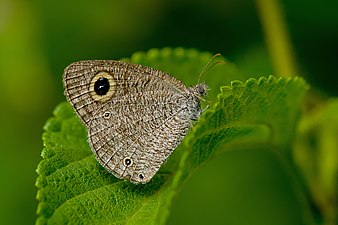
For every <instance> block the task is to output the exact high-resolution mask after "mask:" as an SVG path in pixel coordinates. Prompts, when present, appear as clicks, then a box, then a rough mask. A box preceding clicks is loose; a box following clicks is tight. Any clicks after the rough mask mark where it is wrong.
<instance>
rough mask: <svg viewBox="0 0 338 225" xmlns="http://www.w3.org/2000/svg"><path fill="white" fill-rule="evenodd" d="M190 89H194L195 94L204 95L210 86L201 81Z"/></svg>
mask: <svg viewBox="0 0 338 225" xmlns="http://www.w3.org/2000/svg"><path fill="white" fill-rule="evenodd" d="M190 90H192V92H193V94H194V95H195V96H197V97H204V96H206V95H207V92H208V90H209V88H208V85H206V84H205V83H199V84H197V85H196V86H194V87H192V88H191V89H190Z"/></svg>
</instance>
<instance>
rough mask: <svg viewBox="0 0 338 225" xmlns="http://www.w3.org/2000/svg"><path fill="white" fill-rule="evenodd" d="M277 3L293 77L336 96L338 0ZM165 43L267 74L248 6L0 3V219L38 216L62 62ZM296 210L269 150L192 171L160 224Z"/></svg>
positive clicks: (290, 215)
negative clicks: (46, 129) (48, 124)
mask: <svg viewBox="0 0 338 225" xmlns="http://www.w3.org/2000/svg"><path fill="white" fill-rule="evenodd" d="M280 4H281V6H282V9H283V11H284V15H285V19H286V25H287V27H288V31H289V32H290V37H291V41H292V43H293V47H294V52H295V57H296V59H297V64H298V66H299V68H300V69H301V73H302V74H300V75H303V76H304V77H305V78H306V79H307V81H308V82H310V83H311V85H312V86H314V87H316V88H318V89H320V90H321V91H322V92H323V93H325V94H327V95H337V94H338V82H337V80H338V78H337V77H338V76H337V75H338V67H337V62H338V54H337V53H338V41H337V40H338V13H337V9H338V1H336V0H323V1H321V2H320V3H319V2H318V1H315V0H307V1H305V0H304V1H302V0H300V1H294V0H282V1H280ZM167 46H171V47H178V46H180V47H186V48H197V49H199V50H202V51H210V52H212V53H218V52H220V53H222V55H223V56H224V57H225V58H227V59H228V60H230V61H231V62H233V63H235V64H236V65H237V67H239V68H240V69H241V70H242V71H244V72H246V73H247V74H248V77H250V76H252V77H257V76H259V75H269V74H275V73H274V72H275V71H274V69H273V66H272V65H271V63H270V62H271V60H270V58H269V55H268V51H267V48H266V45H265V43H264V34H263V31H262V26H261V24H260V20H259V16H258V12H257V7H256V5H255V1H251V0H227V1H219V0H208V1H196V0H171V1H169V0H168V1H158V0H143V1H137V0H127V1H108V0H100V1H95V2H89V1H87V2H86V1H80V0H75V1H65V0H59V1H42V0H31V1H24V0H0V96H1V97H0V104H1V110H0V120H1V123H0V126H1V129H0V138H1V151H0V154H1V155H0V174H1V183H0V199H1V200H0V224H32V223H34V221H35V218H36V214H35V211H36V206H37V201H36V199H35V195H36V191H37V190H36V188H35V186H34V183H35V179H36V177H37V174H36V173H35V169H36V166H37V164H38V162H39V160H40V152H41V149H42V147H43V146H42V141H41V134H42V127H43V124H44V123H45V121H46V120H47V118H49V117H50V116H51V114H52V110H53V108H54V107H55V106H56V104H58V103H59V102H61V101H64V100H65V97H64V96H63V88H62V73H63V69H64V68H65V67H66V66H67V65H68V64H69V63H71V62H73V61H77V60H82V59H120V58H122V57H129V56H130V55H131V54H132V53H134V52H135V51H147V50H148V49H150V48H162V47H167ZM275 75H279V74H275ZM192 76H196V74H194V75H192ZM196 80H197V78H196ZM301 213H302V212H301V206H300V205H299V201H298V200H297V197H296V195H295V194H294V190H293V189H292V184H291V181H290V179H289V178H288V174H287V172H286V171H285V169H284V168H283V165H281V164H280V163H279V161H278V160H277V159H276V157H275V156H274V155H272V154H271V153H269V152H263V151H251V152H245V151H242V152H230V153H226V154H223V155H220V156H219V157H218V158H217V159H214V160H213V161H212V162H210V163H209V164H208V165H206V166H205V167H204V168H202V169H200V170H198V171H197V172H196V173H195V174H194V175H193V176H192V177H191V179H190V180H189V181H188V182H187V183H186V185H185V186H184V188H183V189H182V191H181V192H180V194H179V195H178V196H177V198H176V201H175V202H174V206H173V210H172V214H171V216H170V218H169V221H168V222H169V224H188V223H189V224H207V223H208V224H260V225H262V224H288V225H290V224H301V222H300V221H301V216H302V215H301Z"/></svg>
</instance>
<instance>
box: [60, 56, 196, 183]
mask: <svg viewBox="0 0 338 225" xmlns="http://www.w3.org/2000/svg"><path fill="white" fill-rule="evenodd" d="M100 72H106V73H108V74H110V75H111V76H112V79H111V80H113V81H112V82H111V83H110V84H111V85H110V91H111V93H110V94H111V97H110V98H109V99H108V100H104V101H97V100H94V98H93V95H95V93H94V90H93V89H92V87H91V83H92V80H93V79H94V77H95V76H96V75H97V74H98V73H100ZM64 86H65V90H66V91H65V94H66V97H67V99H68V100H69V102H70V103H71V104H72V106H73V107H74V109H75V111H76V113H77V114H78V115H79V117H80V118H81V119H82V121H83V122H84V123H85V124H86V126H87V128H88V130H89V142H90V145H91V147H92V150H93V152H94V154H95V155H96V158H97V159H98V161H99V162H100V163H101V164H102V165H103V166H104V167H105V168H106V169H107V170H108V171H110V172H111V173H113V174H114V175H115V176H117V177H119V178H122V179H127V180H131V181H133V182H136V183H146V182H148V181H149V180H150V179H151V178H152V177H153V176H154V175H155V173H156V172H157V171H158V170H159V168H160V166H161V165H162V164H163V162H164V161H165V160H166V159H167V157H168V156H169V155H170V154H171V153H172V152H173V150H174V149H175V148H176V147H177V146H178V145H179V144H180V143H181V141H182V139H183V137H184V136H185V135H186V133H187V132H188V129H189V128H190V127H191V120H192V116H191V115H192V114H191V112H190V111H191V110H192V109H193V110H195V111H196V110H197V111H198V113H199V111H200V108H199V100H198V99H197V98H195V97H194V96H192V94H191V93H190V92H189V89H188V88H186V87H185V86H184V85H183V84H182V83H181V82H179V81H177V80H176V79H174V78H173V77H171V76H169V75H167V74H165V73H163V72H161V71H158V70H155V69H152V68H149V67H144V66H140V65H134V64H129V63H124V62H117V61H105V60H102V61H100V60H98V61H80V62H77V63H73V64H71V65H70V66H68V67H67V68H66V69H65V74H64Z"/></svg>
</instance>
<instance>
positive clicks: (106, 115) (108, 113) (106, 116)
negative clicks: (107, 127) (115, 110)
mask: <svg viewBox="0 0 338 225" xmlns="http://www.w3.org/2000/svg"><path fill="white" fill-rule="evenodd" d="M103 117H104V118H105V119H109V118H110V112H108V111H107V112H105V113H104V114H103Z"/></svg>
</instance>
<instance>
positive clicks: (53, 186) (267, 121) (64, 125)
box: [36, 48, 307, 224]
mask: <svg viewBox="0 0 338 225" xmlns="http://www.w3.org/2000/svg"><path fill="white" fill-rule="evenodd" d="M211 56H212V55H211V54H209V53H200V52H198V51H196V50H184V49H181V48H178V49H168V48H167V49H163V50H156V49H154V50H151V51H149V52H148V53H136V54H134V55H133V56H132V57H131V60H128V59H124V60H128V61H132V62H134V63H139V64H144V65H150V66H152V67H154V68H157V69H161V70H163V71H166V72H169V73H171V74H175V75H176V74H180V79H182V80H183V81H184V82H185V83H186V84H189V82H191V83H190V84H193V83H196V82H197V79H198V74H199V72H200V71H201V70H202V68H203V67H204V65H205V64H206V63H207V62H208V60H209V59H210V58H211ZM236 74H239V76H241V75H240V73H239V72H238V71H236V68H235V67H234V65H232V64H230V63H225V64H224V65H219V66H215V67H214V68H212V69H211V70H210V71H209V72H208V73H207V74H206V75H205V77H203V78H205V80H206V83H208V84H209V85H210V87H211V89H212V90H213V89H214V92H215V90H216V89H218V90H219V88H218V87H219V86H220V85H221V84H222V83H223V84H225V83H228V81H225V78H226V77H227V79H234V78H235V76H236ZM193 81H194V82H193ZM209 81H210V83H209ZM306 87H307V86H306V84H305V82H304V81H303V80H302V79H301V78H292V79H285V78H283V79H282V78H279V79H277V78H275V77H272V76H270V77H269V78H260V79H259V80H255V79H249V80H248V81H246V82H245V83H242V82H240V81H233V82H232V83H231V85H230V86H222V87H221V93H219V95H218V98H217V99H218V100H217V102H216V103H215V104H214V105H213V106H211V107H209V109H208V110H206V112H205V113H204V114H203V116H202V118H201V119H200V120H199V121H198V123H197V124H196V126H195V127H194V128H193V129H192V131H191V132H190V133H189V134H188V136H187V137H186V138H185V144H182V145H181V146H180V147H179V148H178V149H176V150H175V152H174V153H173V155H172V156H170V158H169V160H168V162H167V163H166V164H165V165H164V166H163V167H162V168H161V170H160V171H159V172H158V174H156V175H155V177H154V178H153V179H152V181H151V182H149V183H148V184H144V185H136V184H132V183H130V182H128V181H122V180H119V179H117V178H115V177H114V176H113V175H111V174H109V173H108V172H107V171H106V170H105V169H104V168H102V167H101V166H100V165H99V163H98V162H96V160H95V158H94V155H93V154H92V152H91V150H90V148H89V146H88V143H87V132H86V129H85V128H84V126H83V125H82V124H81V122H80V121H79V119H78V118H77V117H76V116H75V114H74V113H73V110H72V109H71V107H70V105H69V104H68V103H61V104H60V105H59V106H57V108H56V109H55V111H54V117H52V118H51V119H49V120H48V121H47V123H46V125H45V127H44V130H45V132H44V134H43V141H44V149H43V151H42V158H43V159H42V161H41V162H40V164H39V165H38V168H37V172H38V174H39V177H38V179H37V183H36V185H37V187H38V189H39V190H38V194H37V199H38V201H39V205H38V209H37V214H38V219H37V224H47V223H48V224H65V223H80V224H93V223H95V224H164V223H165V221H166V219H167V217H168V215H169V212H170V207H171V203H172V199H173V197H174V196H175V195H176V194H177V191H178V189H179V188H180V187H181V186H182V184H183V181H185V180H186V179H187V177H188V176H189V175H190V174H191V173H192V172H193V171H194V170H195V168H197V167H198V166H200V165H201V164H203V163H205V162H206V161H208V160H209V159H210V158H212V157H213V156H214V155H215V154H216V153H220V152H223V151H226V150H233V149H240V148H241V147H243V146H246V147H248V146H255V147H257V145H268V146H269V147H271V146H272V147H273V149H276V151H279V150H281V151H286V150H285V149H286V147H287V146H289V145H290V139H291V137H292V133H293V131H294V127H295V124H296V122H297V119H298V114H299V110H300V105H301V101H302V97H303V95H304V93H305V90H306ZM212 93H213V92H212ZM213 98H214V99H215V100H214V101H216V94H214V96H213V94H211V99H213ZM209 104H210V103H209ZM255 147H253V148H255Z"/></svg>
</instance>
